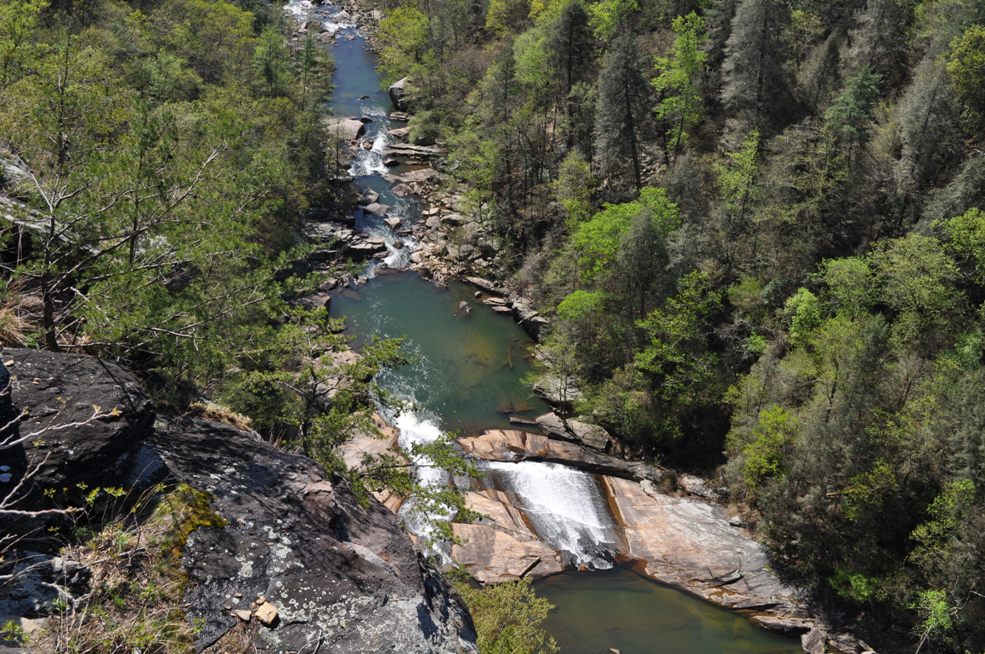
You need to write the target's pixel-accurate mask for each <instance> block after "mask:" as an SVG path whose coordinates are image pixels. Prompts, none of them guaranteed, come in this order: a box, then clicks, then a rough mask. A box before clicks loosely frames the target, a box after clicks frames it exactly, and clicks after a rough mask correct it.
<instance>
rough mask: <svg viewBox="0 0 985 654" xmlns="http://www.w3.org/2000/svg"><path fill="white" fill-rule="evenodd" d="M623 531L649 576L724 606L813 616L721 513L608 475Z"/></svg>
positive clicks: (759, 551)
mask: <svg viewBox="0 0 985 654" xmlns="http://www.w3.org/2000/svg"><path fill="white" fill-rule="evenodd" d="M603 480H604V483H605V485H606V486H607V488H608V490H609V495H610V498H611V502H612V505H613V507H614V508H615V512H616V521H617V523H619V524H621V525H622V526H623V533H624V536H625V539H626V548H627V550H626V552H625V554H626V555H627V556H629V557H630V558H633V559H637V560H640V561H643V562H644V563H645V572H646V574H647V575H648V576H650V577H652V578H654V579H656V580H657V581H660V582H662V583H665V584H668V585H671V586H674V587H676V588H680V589H682V590H685V591H688V592H690V593H693V594H696V595H698V596H700V597H703V598H704V599H706V600H709V601H711V602H714V603H716V604H719V605H721V606H725V607H726V608H744V609H758V610H762V611H766V610H769V611H770V613H772V614H775V615H783V616H786V617H788V618H807V617H808V616H807V614H806V612H805V611H804V609H803V607H802V606H801V604H800V600H799V597H798V594H797V592H796V590H795V589H793V588H792V587H790V586H787V585H785V584H784V583H782V582H781V581H780V580H779V579H778V578H777V576H776V574H775V573H774V572H773V571H772V568H771V567H770V564H769V559H768V557H767V555H766V551H765V549H764V548H763V546H762V545H760V544H759V543H757V542H756V541H754V540H753V539H752V538H751V537H749V536H748V535H747V534H746V533H744V532H742V531H740V530H738V529H736V528H734V527H732V526H730V525H729V524H728V520H727V518H726V517H725V512H724V510H723V509H722V508H720V507H718V506H714V505H711V504H708V503H705V502H700V501H695V500H690V499H683V498H678V497H671V496H668V495H660V494H657V495H652V494H648V493H647V492H645V491H644V489H643V488H642V487H641V484H638V483H635V482H633V481H630V480H627V479H621V478H616V477H612V476H606V477H603Z"/></svg>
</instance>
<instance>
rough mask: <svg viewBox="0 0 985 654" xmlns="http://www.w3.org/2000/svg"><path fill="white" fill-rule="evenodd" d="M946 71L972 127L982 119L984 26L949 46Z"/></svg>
mask: <svg viewBox="0 0 985 654" xmlns="http://www.w3.org/2000/svg"><path fill="white" fill-rule="evenodd" d="M947 72H948V75H950V76H951V81H952V83H953V84H954V89H955V91H957V94H958V97H959V98H960V99H961V102H962V103H963V105H964V108H965V111H966V112H967V113H968V114H969V117H970V118H971V119H972V120H973V121H974V123H975V124H980V123H981V121H982V119H983V118H985V90H983V89H982V84H981V81H982V78H983V77H985V25H971V26H970V27H968V29H966V30H965V31H964V33H962V34H961V36H960V37H958V38H957V39H955V40H954V42H953V43H951V49H950V52H949V53H948V57H947Z"/></svg>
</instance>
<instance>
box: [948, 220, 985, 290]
mask: <svg viewBox="0 0 985 654" xmlns="http://www.w3.org/2000/svg"><path fill="white" fill-rule="evenodd" d="M943 228H944V232H945V233H946V234H947V236H948V241H947V246H948V249H950V250H951V251H952V252H953V253H954V254H955V255H956V256H957V257H958V258H959V260H960V261H961V262H962V263H964V264H965V265H966V266H967V267H968V268H969V269H970V270H971V271H972V275H973V278H974V280H975V282H976V283H978V284H980V285H985V212H982V210H981V209H969V210H968V211H966V212H965V213H963V214H961V215H960V216H957V217H955V218H951V219H950V220H947V221H944V222H943Z"/></svg>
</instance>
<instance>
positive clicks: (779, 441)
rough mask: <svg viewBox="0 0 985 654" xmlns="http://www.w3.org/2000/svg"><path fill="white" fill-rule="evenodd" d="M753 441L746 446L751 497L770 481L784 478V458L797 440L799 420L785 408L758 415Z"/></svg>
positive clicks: (764, 411)
mask: <svg viewBox="0 0 985 654" xmlns="http://www.w3.org/2000/svg"><path fill="white" fill-rule="evenodd" d="M752 436H753V438H752V441H751V442H749V443H748V444H746V445H745V446H743V456H744V458H745V464H744V465H743V470H742V474H743V476H744V478H745V484H746V487H747V488H748V489H749V492H750V493H751V495H752V497H755V493H756V490H757V489H758V488H759V487H760V486H761V485H762V484H763V482H764V481H765V480H766V479H768V478H775V477H782V476H783V474H784V455H785V453H786V452H787V451H788V450H789V449H790V447H791V446H792V445H793V443H794V441H795V439H796V438H797V420H796V418H795V417H794V416H792V415H790V413H788V412H787V411H785V410H784V409H783V408H782V407H779V406H771V407H769V408H768V409H764V410H763V411H762V412H761V413H760V414H759V420H758V421H757V424H756V428H755V429H754V430H753V432H752Z"/></svg>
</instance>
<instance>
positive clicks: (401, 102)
mask: <svg viewBox="0 0 985 654" xmlns="http://www.w3.org/2000/svg"><path fill="white" fill-rule="evenodd" d="M387 94H388V95H389V96H390V102H392V103H393V108H394V109H396V110H398V111H407V110H408V108H409V107H410V103H411V102H412V101H413V96H412V93H411V84H410V78H409V77H404V78H403V79H399V80H397V81H396V82H394V83H393V84H391V85H390V87H389V88H388V89H387Z"/></svg>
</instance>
